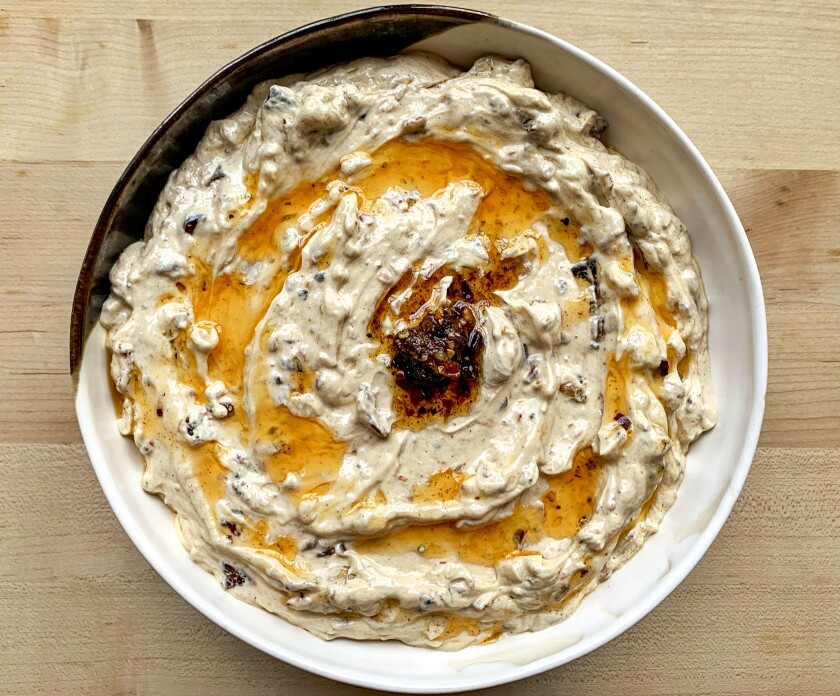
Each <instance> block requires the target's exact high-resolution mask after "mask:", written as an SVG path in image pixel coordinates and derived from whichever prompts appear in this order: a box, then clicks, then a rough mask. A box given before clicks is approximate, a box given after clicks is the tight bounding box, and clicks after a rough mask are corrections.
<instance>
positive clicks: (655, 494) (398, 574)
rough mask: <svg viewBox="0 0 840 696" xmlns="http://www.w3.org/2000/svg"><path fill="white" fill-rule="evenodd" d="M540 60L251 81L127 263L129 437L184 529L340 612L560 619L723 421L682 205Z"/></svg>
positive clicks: (321, 615) (448, 642)
mask: <svg viewBox="0 0 840 696" xmlns="http://www.w3.org/2000/svg"><path fill="white" fill-rule="evenodd" d="M605 127H606V124H605V122H604V121H603V120H602V119H601V118H600V117H599V116H598V115H597V114H595V113H594V112H593V111H591V110H590V109H588V108H587V107H585V106H584V105H583V104H581V103H580V102H578V101H575V100H574V99H571V98H569V97H566V96H563V95H560V94H545V93H543V92H541V91H539V90H537V89H535V88H534V85H533V82H532V79H531V75H530V70H529V66H528V65H527V64H526V63H525V62H523V61H521V60H517V61H507V60H502V59H499V58H494V57H487V58H482V59H480V60H479V61H477V62H476V63H475V65H474V66H473V67H472V68H471V69H470V70H469V71H467V72H461V71H460V70H458V69H456V68H454V67H452V66H450V65H449V64H447V63H445V62H444V61H442V60H441V59H440V58H438V57H435V56H431V55H421V54H416V55H400V56H397V57H395V58H390V59H364V60H359V61H356V62H353V63H350V64H347V65H341V66H337V67H333V68H330V69H328V70H325V71H322V72H318V73H315V74H312V75H308V76H305V77H304V76H300V75H297V76H292V77H288V78H285V79H283V80H278V81H273V82H269V83H264V84H262V85H260V86H258V87H257V88H256V89H255V90H254V92H253V94H252V95H251V96H250V97H249V98H248V101H247V103H246V104H245V105H244V106H243V107H242V108H241V109H240V110H239V111H237V112H236V113H235V114H233V115H232V116H230V117H229V118H227V119H224V120H222V121H218V122H215V123H213V124H212V125H211V126H210V127H209V128H208V130H207V133H206V134H205V136H204V138H203V139H202V141H201V143H200V144H199V146H198V149H197V151H196V152H195V154H194V155H193V156H191V157H190V158H189V159H188V160H187V161H186V162H185V163H184V164H183V165H182V166H181V167H180V168H179V169H178V170H177V171H175V172H174V173H173V174H172V176H171V177H170V179H169V182H168V184H167V185H166V188H165V189H164V190H163V193H162V194H161V196H160V199H159V201H158V203H157V206H156V207H155V210H154V213H153V214H152V217H151V219H150V220H149V223H148V226H147V228H146V236H145V240H144V241H142V242H138V243H136V244H133V245H132V246H130V247H129V248H128V249H126V250H125V252H124V253H123V254H122V256H121V258H120V259H119V261H118V263H117V264H116V266H115V267H114V269H113V271H112V273H111V283H112V294H111V297H110V298H109V299H108V301H107V302H106V304H105V307H104V310H103V314H102V322H103V324H104V325H105V327H106V329H107V330H108V339H107V340H108V347H109V349H110V350H111V352H112V360H111V373H112V376H113V379H114V382H115V384H116V387H117V389H118V391H119V392H120V394H121V404H120V407H121V417H120V420H119V424H120V428H121V430H122V432H124V433H126V434H128V433H133V435H134V439H135V441H136V443H137V446H138V448H139V449H140V451H141V452H142V454H143V456H144V457H145V460H146V466H145V470H144V473H143V486H144V487H145V489H146V490H147V491H149V492H151V493H156V494H158V495H160V496H161V497H162V498H163V500H164V501H165V502H166V504H167V505H169V506H170V507H171V508H172V510H173V511H174V512H175V519H176V527H177V531H178V534H179V536H180V538H181V540H182V541H183V543H184V546H185V547H186V548H187V549H188V551H189V552H190V554H191V556H192V557H193V558H194V559H195V560H196V561H197V562H198V563H200V564H201V565H202V566H203V567H205V568H206V569H207V570H208V571H209V572H211V573H213V574H214V575H215V576H216V577H217V578H218V580H219V581H220V582H221V583H222V584H223V586H224V587H225V588H226V589H228V590H230V591H231V592H232V593H234V594H235V595H236V596H237V597H240V598H241V599H244V600H246V601H249V602H252V603H255V604H257V605H259V606H262V607H264V608H265V609H267V610H269V611H271V612H274V613H276V614H279V615H280V616H282V617H284V618H285V619H287V620H289V621H291V622H293V623H295V624H298V625H300V626H303V627H304V628H306V629H307V630H309V631H312V632H313V633H315V634H317V635H319V636H322V637H324V638H335V637H338V636H344V637H349V638H375V639H397V640H401V641H404V642H405V643H409V644H412V645H425V646H433V647H441V648H445V649H457V648H461V647H463V646H466V645H470V644H475V643H481V642H486V641H488V640H492V639H495V638H497V637H498V636H500V635H502V634H504V633H516V632H520V631H527V630H537V629H540V628H543V627H545V626H548V625H550V624H553V623H556V622H557V621H560V620H561V619H563V618H564V617H565V616H567V615H568V614H569V613H570V612H571V611H573V610H574V608H575V607H576V606H577V604H578V603H579V601H580V600H581V598H582V597H583V596H584V595H585V594H586V593H588V592H589V591H591V590H592V589H593V588H594V587H595V586H596V585H597V584H598V583H599V582H602V581H603V580H604V579H605V578H607V577H608V576H609V575H610V574H611V573H612V572H613V571H614V570H615V569H616V568H617V567H618V566H620V565H621V564H622V563H624V562H625V561H626V560H627V559H628V558H629V557H630V556H632V555H633V554H634V553H635V552H636V551H637V550H638V549H639V548H640V546H641V545H642V543H643V542H644V540H645V539H646V537H647V536H648V535H650V534H652V533H653V532H655V531H656V529H657V527H658V525H659V523H660V521H661V520H662V517H663V515H664V514H665V512H666V511H667V509H668V508H669V506H670V505H671V504H672V502H673V501H674V498H675V496H676V493H677V488H678V486H679V483H680V480H681V478H682V475H683V470H684V466H685V457H686V452H687V450H688V447H689V444H690V443H691V442H692V441H693V440H694V439H696V438H697V437H698V436H699V435H700V433H701V432H703V431H704V430H707V429H708V428H710V427H712V425H713V424H714V421H715V410H714V405H713V399H712V394H711V388H710V375H709V356H708V352H707V312H706V298H705V295H704V291H703V286H702V282H701V279H700V275H699V271H698V268H697V266H696V264H695V262H694V260H693V258H692V256H691V249H690V246H689V240H688V236H687V234H686V229H685V227H684V225H683V224H682V223H681V222H680V221H679V220H678V219H677V217H676V216H675V215H674V213H673V211H672V210H671V208H670V206H669V205H668V202H667V201H666V200H665V198H664V197H663V195H662V194H661V193H660V192H659V191H658V189H657V188H656V186H655V184H654V183H653V182H652V181H651V179H650V178H649V176H648V175H647V174H646V173H645V172H644V171H643V170H641V169H640V168H639V167H637V166H636V165H634V164H632V163H630V162H628V161H627V160H625V159H624V158H623V157H622V156H621V155H619V154H618V153H616V152H615V151H613V150H611V149H610V148H609V147H607V146H605V145H604V144H603V143H602V142H601V141H600V139H599V138H600V136H601V134H602V133H603V131H604V129H605Z"/></svg>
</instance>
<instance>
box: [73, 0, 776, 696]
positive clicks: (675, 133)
mask: <svg viewBox="0 0 840 696" xmlns="http://www.w3.org/2000/svg"><path fill="white" fill-rule="evenodd" d="M389 12H395V13H400V14H403V13H404V14H411V13H429V14H433V15H440V14H449V15H452V16H458V17H461V18H464V19H466V20H468V21H469V20H473V21H490V22H493V23H495V24H498V25H501V26H503V27H505V28H508V29H512V30H514V31H516V32H519V33H522V34H524V35H527V36H530V37H534V38H538V39H541V40H544V41H547V42H549V43H551V44H552V45H554V46H555V47H556V48H558V49H560V50H561V51H564V52H565V53H567V54H569V55H571V56H572V57H574V58H576V59H577V60H579V61H581V62H583V63H585V64H586V65H588V66H589V67H590V68H592V69H594V70H595V71H597V72H599V73H600V74H602V75H603V76H604V77H605V78H607V79H608V80H610V81H611V82H613V83H615V84H616V85H617V86H618V87H620V88H621V89H623V90H625V91H627V92H629V93H630V94H631V95H632V96H633V97H634V98H635V99H637V100H638V101H639V102H641V104H642V105H643V106H644V107H645V108H646V109H647V110H648V111H649V112H650V113H651V116H652V117H653V118H655V119H657V120H658V121H659V124H660V125H661V126H663V127H664V128H665V129H666V130H667V131H668V132H669V134H670V135H671V136H672V137H674V138H675V139H676V140H677V141H678V142H679V143H680V145H681V146H682V147H683V148H684V149H685V151H686V152H687V154H688V156H689V157H691V158H692V159H693V160H694V163H695V164H696V165H698V167H699V169H700V171H701V173H702V176H703V178H704V179H705V180H706V183H707V184H708V185H709V187H710V190H711V191H712V192H713V193H714V196H715V198H716V200H717V203H718V204H719V205H720V208H721V210H722V212H723V213H724V215H725V217H726V219H727V222H728V224H729V226H730V228H731V230H732V231H733V232H734V237H735V240H736V243H737V247H738V250H739V252H740V254H741V256H742V258H743V270H744V273H745V278H744V282H745V290H746V295H747V297H746V299H747V301H748V305H749V307H750V309H751V312H752V326H751V332H752V335H753V337H754V348H753V359H754V365H753V374H752V381H753V385H754V390H753V398H752V401H751V403H750V418H749V422H748V426H747V430H746V433H745V437H744V440H743V446H742V448H741V455H740V459H739V461H738V463H737V465H736V466H735V467H734V469H733V475H732V477H731V479H730V482H729V484H728V486H727V487H726V489H725V491H724V493H723V495H722V497H721V498H720V500H719V502H718V504H717V507H716V509H715V511H714V513H713V515H712V516H711V518H710V519H709V521H708V523H707V524H706V526H705V528H704V529H703V531H702V532H701V533H700V534H699V535H698V537H697V539H696V540H695V542H694V543H693V544H692V548H691V552H690V553H689V554H687V556H686V557H685V558H684V559H683V560H682V561H681V562H680V564H678V565H677V566H675V567H674V568H672V569H671V571H670V572H669V573H668V575H667V577H666V578H663V579H662V580H661V581H660V582H658V583H657V585H656V587H655V589H654V591H653V592H651V593H650V594H648V595H647V596H646V598H645V601H644V602H640V603H639V604H638V605H637V606H636V607H634V608H633V609H631V610H629V611H626V612H624V613H623V614H622V615H621V616H620V617H619V618H618V619H616V620H615V621H614V622H611V623H610V624H609V626H608V627H607V628H605V629H603V630H602V631H601V632H600V634H596V637H597V640H595V641H594V642H585V644H583V645H580V647H578V646H574V647H570V648H568V649H565V650H562V649H561V650H560V651H559V652H558V653H553V654H551V655H548V656H546V657H542V658H540V659H537V660H534V661H532V662H529V663H527V664H524V665H511V667H510V669H509V670H508V671H507V672H506V673H505V674H504V675H502V676H499V675H493V676H492V677H486V676H483V675H482V674H480V673H476V674H475V675H470V676H468V677H464V678H463V679H462V680H461V681H459V683H458V684H456V685H447V684H444V683H439V684H434V685H429V684H423V683H417V684H416V685H415V684H405V683H400V682H398V681H396V680H394V679H391V678H388V677H371V676H369V675H366V674H365V673H364V672H363V671H360V670H350V669H348V668H345V667H336V666H333V665H331V664H330V663H329V662H327V661H326V660H325V661H320V662H316V661H312V660H311V659H310V658H308V657H305V656H302V655H300V654H298V653H296V652H292V651H290V650H288V649H287V648H285V647H283V646H280V645H278V644H276V643H275V644H272V643H268V642H265V641H263V640H262V639H260V638H259V637H258V636H255V635H252V634H250V633H249V631H248V630H247V628H246V627H244V626H241V625H239V624H238V623H237V622H232V621H231V620H230V618H229V616H228V614H227V612H225V611H223V610H221V609H219V608H217V607H216V606H214V605H213V604H211V603H209V602H206V601H205V600H204V599H202V598H201V597H200V596H199V595H198V594H197V593H195V592H194V591H193V590H192V588H190V587H189V586H187V585H185V584H184V582H183V581H182V579H181V578H180V577H179V576H178V575H177V574H176V572H175V571H174V570H173V569H171V568H169V567H168V565H167V564H166V563H165V562H163V561H162V559H161V558H160V556H159V554H158V552H157V551H156V550H155V549H154V548H153V546H152V545H151V544H147V543H146V542H145V540H144V539H143V538H142V537H141V535H140V534H139V533H138V532H137V531H136V530H135V528H134V523H133V519H132V518H131V516H130V515H129V514H128V513H127V512H126V511H125V510H123V509H122V508H121V507H120V506H119V505H116V504H114V503H116V500H117V491H116V490H115V484H114V482H113V481H112V480H110V478H109V476H108V475H107V472H106V471H105V470H104V467H106V464H105V459H106V458H105V454H104V452H103V450H102V447H101V443H100V442H99V440H98V438H97V437H96V434H95V432H94V430H93V426H92V425H90V424H89V423H86V422H85V421H84V419H82V418H81V417H80V427H81V431H82V435H83V439H84V442H85V446H86V448H87V450H88V453H89V455H90V458H91V462H92V464H93V468H94V470H95V472H96V475H97V478H98V480H99V483H100V485H101V487H102V489H103V492H104V493H105V496H106V498H107V499H108V502H109V504H110V505H111V508H112V509H113V511H114V514H115V515H116V517H117V518H118V520H119V522H120V524H121V525H122V527H123V529H124V530H125V532H126V534H127V535H128V536H129V538H130V539H131V541H132V543H133V544H134V545H135V546H136V547H137V549H138V550H139V551H140V553H141V554H142V555H143V556H144V558H145V559H146V560H147V561H148V562H149V564H150V565H151V566H152V567H153V568H154V570H155V571H156V572H157V573H158V574H159V575H160V576H161V577H163V579H164V580H165V581H166V582H167V584H169V585H170V587H172V589H174V590H175V591H176V592H177V593H178V594H179V595H180V596H181V597H182V598H183V599H184V600H186V601H187V602H188V603H189V604H190V605H192V606H193V607H194V608H195V609H197V610H198V611H200V612H201V613H202V614H204V615H205V616H206V617H207V618H209V619H210V620H211V621H213V622H214V623H216V624H217V625H219V626H220V627H222V628H223V629H225V630H226V631H228V632H229V633H232V634H233V635H235V636H236V637H237V638H239V639H240V640H243V641H244V642H246V643H248V644H250V645H251V646H253V647H255V648H257V649H258V650H260V651H262V652H265V653H267V654H269V655H271V656H273V657H275V658H278V659H281V660H283V661H284V662H286V663H288V664H291V665H294V666H295V667H298V668H301V669H304V670H307V671H309V672H312V673H315V674H318V675H321V676H324V677H328V678H330V679H334V680H336V681H339V682H343V683H347V684H353V685H357V686H362V687H368V688H374V689H380V690H387V691H393V692H402V693H452V692H455V691H464V690H468V689H478V688H486V687H490V686H498V685H502V684H507V683H510V682H512V681H516V680H519V679H524V678H527V677H530V676H533V675H535V674H539V673H542V672H545V671H547V670H549V669H553V668H555V667H559V666H561V665H563V664H566V663H568V662H570V661H572V660H575V659H577V658H578V657H581V656H582V655H584V654H587V653H589V652H591V651H592V650H595V649H597V648H598V647H600V646H602V645H604V644H605V643H607V642H609V641H611V640H612V639H614V638H615V637H617V636H618V635H620V634H622V633H624V632H625V631H626V630H627V629H629V628H630V627H631V626H633V625H634V624H636V623H637V622H638V621H639V620H641V619H642V618H643V617H644V616H646V615H647V614H649V613H650V612H652V611H653V610H654V609H655V608H656V607H657V606H658V605H659V604H660V603H661V602H662V601H663V600H664V599H665V598H666V597H667V596H668V595H669V594H670V593H671V592H672V591H673V590H674V589H675V588H676V587H677V586H678V585H679V584H680V583H681V582H682V581H683V580H684V579H685V577H686V576H687V575H688V573H689V572H690V571H691V570H692V569H693V568H694V567H695V566H696V565H697V563H698V562H699V561H700V559H701V558H702V557H703V556H704V555H705V553H706V551H707V550H708V549H709V547H710V546H711V544H712V542H713V541H714V539H715V538H716V537H717V535H718V533H719V532H720V530H721V528H722V527H723V525H724V523H725V522H726V520H727V519H728V517H729V514H730V513H731V511H732V508H733V506H734V504H735V501H736V500H737V498H738V495H739V494H740V492H741V490H742V488H743V485H744V482H745V480H746V477H747V474H748V472H749V469H750V466H751V463H752V460H753V457H754V455H755V450H756V447H757V444H758V439H759V435H760V430H761V424H762V420H763V415H764V403H765V395H766V390H767V372H768V347H767V324H766V312H765V305H764V297H763V293H762V286H761V279H760V276H759V273H758V266H757V263H756V261H755V257H754V255H753V253H752V249H751V247H750V244H749V240H748V238H747V235H746V232H745V231H744V228H743V226H742V224H741V222H740V220H739V218H738V215H737V213H736V211H735V208H734V206H733V205H732V203H731V201H730V200H729V197H728V196H727V194H726V193H725V191H724V189H723V186H722V185H721V184H720V182H719V181H718V179H717V177H716V176H715V175H714V173H713V171H712V169H711V167H710V166H709V164H708V163H707V162H706V160H705V159H704V157H703V156H702V155H701V154H700V152H699V150H698V149H697V147H696V146H695V145H694V143H693V142H692V141H691V140H690V139H689V138H688V136H687V135H686V134H685V133H684V132H683V131H682V129H680V127H679V126H678V125H677V124H676V123H675V122H674V120H673V119H672V118H671V117H670V116H668V114H667V113H666V112H665V111H664V110H663V109H662V108H661V107H660V106H659V105H658V104H657V103H656V102H655V101H654V100H653V99H652V98H651V97H649V96H648V95H647V94H646V93H645V92H643V91H642V90H641V89H640V88H639V87H637V86H636V85H635V84H633V83H632V82H631V81H630V80H628V79H627V78H626V77H624V76H623V75H622V74H620V73H619V72H618V71H616V70H615V69H613V68H611V67H610V66H608V65H607V64H606V63H604V62H603V61H601V60H599V59H598V58H595V57H594V56H592V55H590V54H589V53H587V52H586V51H584V50H582V49H580V48H578V47H576V46H574V45H573V44H571V43H569V42H567V41H565V40H563V39H560V38H559V37H556V36H554V35H552V34H549V33H548V32H545V31H543V30H540V29H537V28H535V27H532V26H529V25H527V24H524V23H521V22H517V21H513V20H508V19H503V18H500V17H497V16H495V15H492V14H488V13H484V12H479V11H475V10H469V9H463V8H457V7H449V6H442V5H422V4H421V5H418V4H409V5H383V6H376V7H368V8H365V9H361V10H356V11H353V12H348V13H344V14H340V15H335V16H332V17H327V18H324V19H320V20H317V21H315V22H311V23H309V24H306V25H303V26H301V27H298V28H296V29H293V30H292V31H290V32H286V33H284V34H281V35H279V36H277V37H274V38H272V39H269V40H268V41H265V42H263V43H261V44H259V45H258V46H256V47H254V48H253V49H251V50H249V51H247V52H246V53H244V54H242V55H241V56H239V57H238V58H236V59H234V60H233V61H230V62H229V63H227V64H226V65H224V66H223V67H222V68H220V69H219V70H217V71H216V72H214V73H213V75H211V76H210V77H209V78H208V79H207V80H205V81H204V82H202V84H201V85H200V86H199V87H198V88H197V89H196V90H194V91H193V92H192V93H191V94H190V95H189V96H188V97H187V98H186V99H185V100H184V101H182V102H181V103H180V104H179V105H178V106H177V107H176V108H175V109H174V110H173V111H172V112H171V113H170V114H169V115H168V116H167V117H166V118H165V119H164V120H163V121H162V122H161V124H160V125H159V126H157V127H156V128H155V129H154V131H153V132H152V134H151V135H150V136H149V138H148V139H147V140H146V141H145V143H144V144H143V145H142V146H141V148H140V149H139V150H138V152H137V154H135V155H134V157H133V158H132V159H131V161H130V162H129V164H128V166H127V167H126V169H125V171H124V172H123V173H122V175H121V176H120V178H119V179H118V181H117V183H116V185H115V187H114V189H113V191H112V192H111V194H110V196H109V198H108V201H107V203H106V204H105V207H104V208H103V212H102V214H101V216H100V218H99V220H98V221H97V224H96V227H95V229H94V235H93V237H92V239H91V242H90V245H89V247H88V250H87V253H86V256H85V261H84V264H83V266H82V271H81V273H80V279H79V284H78V285H77V287H76V292H75V295H74V301H73V319H72V328H71V336H70V344H71V345H70V348H71V350H70V353H71V356H70V357H71V372H72V373H73V374H74V377H75V376H77V374H78V372H79V371H80V368H81V364H82V357H83V351H84V340H85V338H86V337H85V336H84V314H85V311H86V307H85V305H86V304H87V296H86V291H88V292H89V285H87V286H86V287H85V284H84V282H83V278H84V276H85V273H86V272H87V273H88V274H90V271H91V270H92V264H93V263H94V261H95V257H96V251H97V250H98V247H97V249H94V247H95V246H97V242H98V243H99V244H101V235H103V234H104V232H105V231H106V230H107V227H108V225H109V223H110V220H111V215H112V213H113V208H114V206H115V205H116V203H117V201H118V198H119V195H120V193H121V190H122V188H123V187H124V185H125V183H126V181H127V180H128V178H129V177H130V176H131V175H132V174H133V173H134V171H135V170H136V169H137V167H138V166H139V164H140V162H141V161H142V160H143V159H144V158H145V157H146V156H148V154H149V153H150V152H151V151H152V149H153V148H154V146H155V144H156V143H157V142H158V140H159V139H160V138H161V137H162V135H163V133H164V132H165V131H166V130H167V129H168V128H169V126H170V125H171V123H172V122H173V121H175V120H177V119H178V118H179V117H180V116H181V115H182V113H183V112H184V111H185V110H186V109H188V108H189V107H190V105H191V104H192V103H193V102H194V101H195V100H196V99H197V98H198V96H199V95H200V94H201V93H203V92H204V91H205V90H206V89H208V88H209V87H210V86H211V85H213V84H214V83H216V82H217V81H218V80H220V79H221V78H222V77H224V76H225V75H226V74H228V73H229V72H230V71H231V70H233V69H235V68H236V67H239V66H240V65H242V64H244V63H247V62H248V61H250V60H252V59H253V58H255V57H256V56H258V55H261V54H262V53H263V52H265V51H268V50H270V49H272V48H274V47H276V46H277V45H278V44H282V43H284V42H286V41H288V40H290V39H292V38H295V37H299V36H302V35H305V34H307V33H313V32H316V31H318V30H321V29H324V28H326V27H333V26H339V25H341V24H343V23H345V22H348V21H352V20H355V19H359V18H363V17H368V16H372V15H378V14H383V13H389ZM97 235H100V238H99V239H97ZM92 249H93V250H94V253H93V255H91V250H92ZM77 387H78V385H77ZM83 391H84V390H82V389H77V399H76V410H77V415H78V416H81V412H80V400H79V397H80V396H81V395H82V392H83ZM582 643H583V642H582ZM558 655H562V657H559V658H558Z"/></svg>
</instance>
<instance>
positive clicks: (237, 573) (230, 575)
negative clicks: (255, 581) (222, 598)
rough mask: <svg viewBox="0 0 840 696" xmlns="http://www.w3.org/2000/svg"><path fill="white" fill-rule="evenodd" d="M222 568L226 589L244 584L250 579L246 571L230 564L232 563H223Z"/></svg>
mask: <svg viewBox="0 0 840 696" xmlns="http://www.w3.org/2000/svg"><path fill="white" fill-rule="evenodd" d="M222 570H223V571H224V574H225V582H224V588H225V589H226V590H229V589H231V588H232V587H239V586H240V585H244V584H245V581H246V580H247V579H248V576H247V575H246V574H245V572H244V571H242V570H239V568H234V567H233V566H232V565H230V563H223V564H222Z"/></svg>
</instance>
